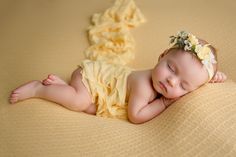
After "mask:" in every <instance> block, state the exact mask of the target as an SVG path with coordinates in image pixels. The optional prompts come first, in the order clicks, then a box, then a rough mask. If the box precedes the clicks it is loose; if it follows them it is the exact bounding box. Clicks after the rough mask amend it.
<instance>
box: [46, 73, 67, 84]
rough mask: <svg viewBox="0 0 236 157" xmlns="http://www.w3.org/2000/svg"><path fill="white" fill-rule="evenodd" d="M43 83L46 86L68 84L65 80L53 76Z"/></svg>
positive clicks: (50, 75) (49, 76)
mask: <svg viewBox="0 0 236 157" xmlns="http://www.w3.org/2000/svg"><path fill="white" fill-rule="evenodd" d="M42 83H43V85H46V86H47V85H51V84H67V83H66V82H65V81H64V80H62V79H61V78H59V77H58V76H56V75H53V74H49V75H48V77H47V78H46V79H44V80H43V81H42Z"/></svg>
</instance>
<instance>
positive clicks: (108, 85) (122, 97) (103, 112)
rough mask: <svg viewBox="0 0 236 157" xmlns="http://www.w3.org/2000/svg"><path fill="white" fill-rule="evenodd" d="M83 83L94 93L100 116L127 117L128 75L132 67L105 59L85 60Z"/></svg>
mask: <svg viewBox="0 0 236 157" xmlns="http://www.w3.org/2000/svg"><path fill="white" fill-rule="evenodd" d="M81 68H82V69H83V70H82V71H81V73H82V76H83V80H82V81H83V83H84V85H85V86H86V87H87V89H88V90H89V91H90V93H91V95H92V101H93V103H95V104H96V106H97V112H96V115H97V116H100V117H110V118H120V119H127V105H128V99H127V94H126V93H127V92H126V91H127V77H128V75H129V74H130V72H131V69H130V68H128V67H125V66H121V65H116V64H109V63H106V62H104V61H90V60H84V61H83V62H82V64H81Z"/></svg>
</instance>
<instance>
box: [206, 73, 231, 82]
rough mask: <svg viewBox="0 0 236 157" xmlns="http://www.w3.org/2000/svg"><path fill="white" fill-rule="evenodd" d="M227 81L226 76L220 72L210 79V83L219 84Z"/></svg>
mask: <svg viewBox="0 0 236 157" xmlns="http://www.w3.org/2000/svg"><path fill="white" fill-rule="evenodd" d="M226 79H227V76H226V75H225V74H224V73H223V72H220V71H217V72H216V74H215V76H214V77H213V78H212V79H211V81H210V83H221V82H224V81H225V80H226Z"/></svg>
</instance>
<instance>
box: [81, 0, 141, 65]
mask: <svg viewBox="0 0 236 157" xmlns="http://www.w3.org/2000/svg"><path fill="white" fill-rule="evenodd" d="M143 22H145V18H144V16H143V14H142V13H141V11H140V10H139V8H137V7H136V5H135V3H134V1H133V0H116V1H115V3H114V5H113V6H112V7H111V8H109V9H107V10H106V11H105V12H104V13H99V14H94V15H93V17H92V25H91V26H90V27H89V41H90V44H91V45H90V47H88V48H87V49H86V51H85V55H86V58H88V59H91V60H106V61H108V62H111V63H116V64H122V65H125V64H127V63H128V62H129V61H131V60H132V59H134V49H135V42H134V39H133V36H132V35H131V33H130V28H133V27H136V26H138V25H140V24H141V23H143Z"/></svg>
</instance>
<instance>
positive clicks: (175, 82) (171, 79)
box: [167, 77, 178, 87]
mask: <svg viewBox="0 0 236 157" xmlns="http://www.w3.org/2000/svg"><path fill="white" fill-rule="evenodd" d="M167 80H168V83H169V84H170V86H171V87H175V86H176V85H177V83H178V80H177V79H176V78H174V77H171V78H168V79H167Z"/></svg>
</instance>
